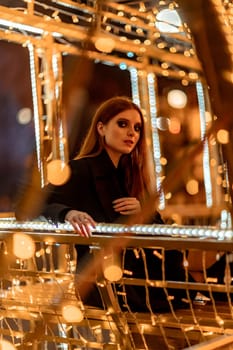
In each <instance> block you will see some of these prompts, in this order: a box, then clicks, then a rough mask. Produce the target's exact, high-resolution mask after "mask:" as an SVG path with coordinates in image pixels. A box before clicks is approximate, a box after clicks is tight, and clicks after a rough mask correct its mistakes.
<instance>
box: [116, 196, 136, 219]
mask: <svg viewBox="0 0 233 350" xmlns="http://www.w3.org/2000/svg"><path fill="white" fill-rule="evenodd" d="M112 203H113V209H114V210H115V211H116V212H118V213H120V214H122V215H133V214H137V213H140V212H141V204H140V202H139V200H138V199H137V198H135V197H122V198H118V199H115V200H114V201H113V202H112Z"/></svg>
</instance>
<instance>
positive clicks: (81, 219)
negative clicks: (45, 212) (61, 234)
mask: <svg viewBox="0 0 233 350" xmlns="http://www.w3.org/2000/svg"><path fill="white" fill-rule="evenodd" d="M65 221H68V222H69V223H70V224H71V225H72V226H73V228H74V230H75V231H76V232H77V233H79V234H80V236H83V237H90V236H91V234H92V230H93V228H95V225H96V222H95V221H94V220H93V219H92V217H91V216H90V215H88V214H87V213H85V212H83V211H78V210H70V211H68V213H67V214H66V216H65Z"/></svg>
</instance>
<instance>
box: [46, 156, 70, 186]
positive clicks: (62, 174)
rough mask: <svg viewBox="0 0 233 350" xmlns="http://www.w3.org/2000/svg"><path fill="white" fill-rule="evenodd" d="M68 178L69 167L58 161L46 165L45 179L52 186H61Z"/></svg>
mask: <svg viewBox="0 0 233 350" xmlns="http://www.w3.org/2000/svg"><path fill="white" fill-rule="evenodd" d="M69 177H70V167H69V165H68V164H66V163H65V162H63V161H62V160H60V159H54V160H52V161H51V162H49V163H48V164H47V178H48V181H49V182H50V183H51V184H53V185H57V186H59V185H62V184H64V183H65V182H66V181H67V180H68V179H69Z"/></svg>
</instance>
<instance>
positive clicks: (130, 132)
mask: <svg viewBox="0 0 233 350" xmlns="http://www.w3.org/2000/svg"><path fill="white" fill-rule="evenodd" d="M134 132H135V130H134V128H133V127H129V129H128V135H130V136H131V135H134Z"/></svg>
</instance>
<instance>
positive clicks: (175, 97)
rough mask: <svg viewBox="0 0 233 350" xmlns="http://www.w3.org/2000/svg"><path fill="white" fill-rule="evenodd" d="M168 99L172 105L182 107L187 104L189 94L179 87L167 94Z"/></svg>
mask: <svg viewBox="0 0 233 350" xmlns="http://www.w3.org/2000/svg"><path fill="white" fill-rule="evenodd" d="M167 101H168V104H169V105H170V106H171V107H173V108H179V109H182V108H184V107H185V106H186V104H187V95H186V93H185V92H184V91H182V90H179V89H174V90H170V91H169V92H168V94H167Z"/></svg>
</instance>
